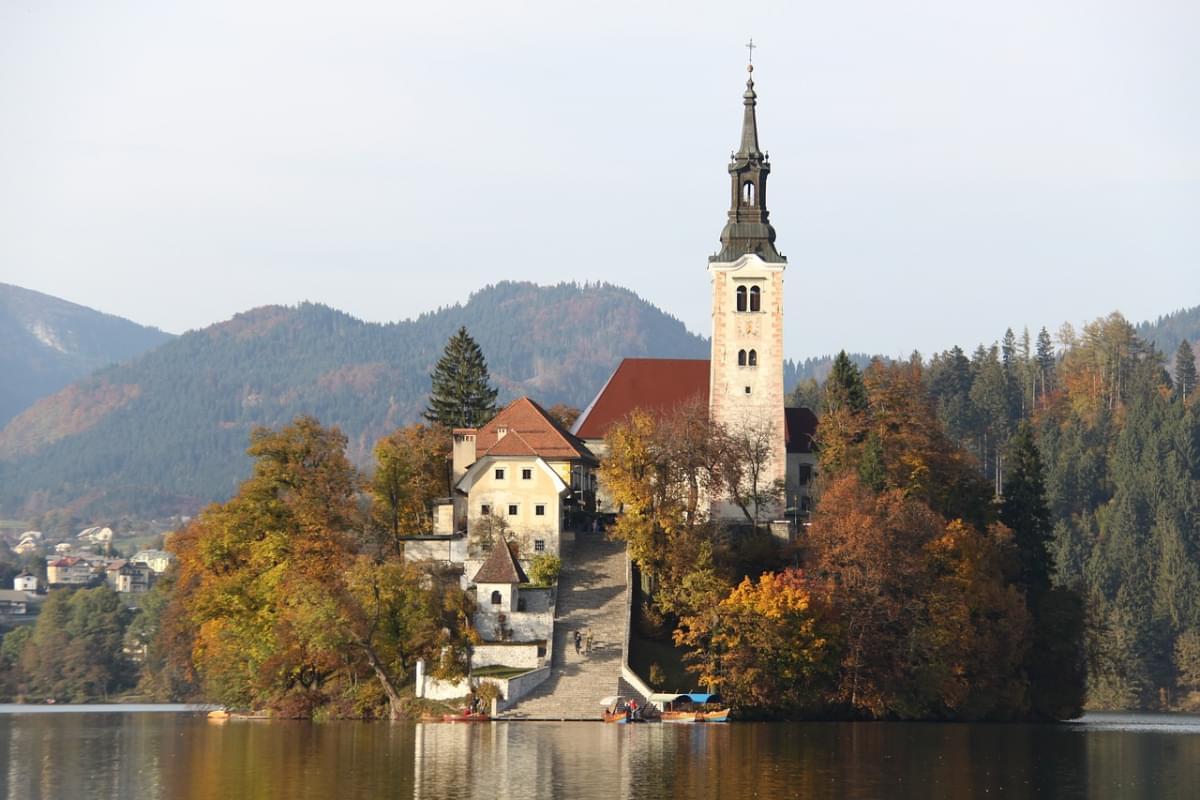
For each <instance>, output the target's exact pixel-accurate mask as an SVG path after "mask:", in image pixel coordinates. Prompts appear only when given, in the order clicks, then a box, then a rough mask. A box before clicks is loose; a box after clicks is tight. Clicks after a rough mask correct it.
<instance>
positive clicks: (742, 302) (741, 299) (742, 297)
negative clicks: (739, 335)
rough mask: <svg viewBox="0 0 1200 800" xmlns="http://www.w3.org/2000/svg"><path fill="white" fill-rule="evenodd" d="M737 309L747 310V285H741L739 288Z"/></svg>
mask: <svg viewBox="0 0 1200 800" xmlns="http://www.w3.org/2000/svg"><path fill="white" fill-rule="evenodd" d="M737 310H738V311H745V310H746V287H745V286H739V287H738V288H737Z"/></svg>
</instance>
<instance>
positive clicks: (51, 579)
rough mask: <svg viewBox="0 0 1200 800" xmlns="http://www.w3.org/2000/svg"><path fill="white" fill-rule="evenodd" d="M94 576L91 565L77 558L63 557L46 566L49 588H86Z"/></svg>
mask: <svg viewBox="0 0 1200 800" xmlns="http://www.w3.org/2000/svg"><path fill="white" fill-rule="evenodd" d="M95 575H96V573H95V571H94V570H93V569H92V565H91V563H90V562H88V561H86V560H84V559H82V558H80V557H78V556H65V557H63V558H58V559H54V560H51V561H49V562H48V563H47V564H46V583H48V584H49V585H51V586H86V585H88V584H89V583H91V582H92V579H93V578H94V577H95Z"/></svg>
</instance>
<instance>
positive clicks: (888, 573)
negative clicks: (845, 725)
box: [804, 473, 1028, 718]
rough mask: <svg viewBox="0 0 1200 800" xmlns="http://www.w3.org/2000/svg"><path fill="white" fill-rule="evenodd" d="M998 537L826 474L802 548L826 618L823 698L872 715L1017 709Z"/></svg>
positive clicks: (1022, 640)
mask: <svg viewBox="0 0 1200 800" xmlns="http://www.w3.org/2000/svg"><path fill="white" fill-rule="evenodd" d="M1006 535H1007V534H1006V531H1005V529H1002V528H992V529H988V530H987V531H984V532H981V531H979V530H978V529H976V528H974V527H973V526H971V525H969V524H966V523H964V522H962V521H961V520H954V521H951V522H947V521H946V520H945V519H944V518H943V517H941V516H940V515H938V514H937V513H935V512H934V511H932V510H931V509H930V508H929V507H928V506H926V505H925V504H924V503H922V502H920V501H919V500H917V499H915V498H913V497H910V496H906V494H905V493H904V492H902V491H900V490H895V489H893V490H889V491H884V492H883V493H881V494H876V493H874V492H872V491H871V490H869V489H868V488H867V487H865V486H864V485H863V484H862V483H861V482H860V481H859V479H858V477H857V476H856V475H854V474H853V473H851V474H847V475H845V476H843V477H841V478H840V479H838V480H836V481H834V482H833V483H832V484H831V485H830V486H829V488H828V489H827V491H826V493H825V495H824V496H823V497H822V500H821V505H820V506H819V507H818V509H817V512H816V514H815V515H814V517H813V520H812V525H811V528H810V531H809V536H808V541H807V548H806V552H805V556H804V563H805V568H806V571H807V574H808V577H809V580H810V582H811V583H812V585H813V586H814V587H815V589H816V591H818V596H819V597H820V598H821V602H822V604H823V605H825V606H826V607H828V608H830V609H832V610H833V611H834V612H836V615H837V617H836V619H837V625H838V631H839V640H838V647H837V649H838V652H839V653H840V659H839V664H838V667H837V670H836V675H835V678H834V680H833V682H832V685H831V686H830V688H829V690H828V698H829V701H830V702H831V703H832V704H834V705H835V706H838V707H841V708H844V709H846V710H847V711H849V712H851V713H856V714H865V715H868V716H872V717H888V716H898V717H903V718H927V717H944V718H983V717H1009V716H1018V715H1020V714H1021V713H1023V710H1024V709H1023V706H1022V701H1023V694H1022V688H1023V687H1022V685H1021V683H1020V681H1019V679H1015V678H1014V674H1016V673H1017V672H1018V670H1017V667H1019V665H1020V663H1021V658H1022V657H1023V655H1024V649H1025V647H1026V643H1027V639H1026V636H1027V631H1028V617H1027V614H1026V612H1025V607H1024V603H1023V599H1022V596H1021V594H1020V593H1019V592H1018V591H1016V590H1015V589H1011V587H1008V586H1006V583H1005V580H1004V575H1003V571H1002V565H1003V550H1004V545H1003V541H1004V537H1005V536H1006ZM1014 680H1015V681H1016V682H1015V683H1014Z"/></svg>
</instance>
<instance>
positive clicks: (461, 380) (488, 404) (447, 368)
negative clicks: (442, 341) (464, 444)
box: [425, 326, 497, 428]
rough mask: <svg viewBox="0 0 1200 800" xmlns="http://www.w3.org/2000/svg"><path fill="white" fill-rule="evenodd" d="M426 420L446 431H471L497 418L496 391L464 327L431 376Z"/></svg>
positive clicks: (480, 353)
mask: <svg viewBox="0 0 1200 800" xmlns="http://www.w3.org/2000/svg"><path fill="white" fill-rule="evenodd" d="M430 378H431V379H432V381H433V389H432V391H431V392H430V393H429V410H428V411H426V412H425V419H427V420H429V421H430V422H436V423H440V424H442V425H445V426H446V427H448V428H474V427H478V426H480V425H482V424H483V423H485V422H487V421H488V420H489V419H491V418H492V417H493V416H495V414H496V394H497V390H496V388H495V387H493V386H491V385H490V383H489V379H488V368H487V361H486V360H485V359H484V357H483V351H482V350H480V349H479V345H477V344H476V343H475V340H474V339H472V338H471V335H470V334H469V333H467V329H466V327H465V326H464V327H461V328H459V329H458V333H456V334H454V335H453V336H451V337H450V341H448V342H447V343H446V350H445V352H444V353H443V354H442V357H441V359H439V360H438V363H437V366H436V367H434V369H433V374H432V375H430Z"/></svg>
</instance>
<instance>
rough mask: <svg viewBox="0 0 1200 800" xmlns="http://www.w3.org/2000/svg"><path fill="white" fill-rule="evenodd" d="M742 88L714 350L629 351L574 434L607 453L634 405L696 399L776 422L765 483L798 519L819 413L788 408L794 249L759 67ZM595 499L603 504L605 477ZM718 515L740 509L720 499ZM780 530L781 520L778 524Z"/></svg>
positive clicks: (715, 288)
mask: <svg viewBox="0 0 1200 800" xmlns="http://www.w3.org/2000/svg"><path fill="white" fill-rule="evenodd" d="M747 69H748V70H749V72H750V77H749V78H748V79H747V81H746V91H745V93H744V94H743V95H742V106H743V110H742V135H741V142H740V145H739V147H738V150H737V152H736V153H734V154H733V155H732V157H731V160H730V163H729V178H730V191H729V215H728V219H727V221H726V223H725V228H724V230H722V231H721V249H720V250H719V251H718V252H717V253H716V254H715V255H713V256H711V257H710V258H709V260H708V274H709V280H710V283H711V287H712V356H711V357H710V358H709V359H708V360H707V361H705V360H699V359H673V358H627V359H624V360H623V361H622V362H621V363H620V365H618V366H617V368H616V370H614V371H613V373H612V375H611V376H610V377H609V379H608V380H607V381H606V382H605V384H604V386H603V387H602V388H601V389H600V391H599V393H598V394H597V395H596V397H595V399H593V400H592V402H591V403H590V404H589V405H588V407H587V408H586V409H584V411H583V413H581V414H580V415H579V418H578V419H577V420H576V421H575V424H574V426H573V427H572V429H571V433H572V434H574V435H575V436H576V437H578V438H579V439H581V440H582V441H583V442H584V443H585V444H586V445H587V447H588V449H589V450H590V451H591V452H592V453H594V454H595V455H597V456H598V457H600V458H601V459H603V457H604V454H605V445H604V437H605V436H606V435H607V434H608V431H609V429H610V428H611V427H612V426H613V425H614V424H615V423H617V422H620V421H621V420H624V419H626V418H627V417H628V415H629V414H630V413H631V412H632V411H634V410H635V409H642V410H644V411H647V412H650V413H652V414H662V413H669V412H670V411H671V410H673V409H674V408H677V407H679V406H680V405H682V404H684V403H687V402H690V401H695V400H697V399H699V400H700V401H701V402H702V403H703V404H704V405H705V406H707V408H708V411H709V417H710V419H712V420H715V421H716V422H718V423H720V424H721V425H723V426H725V427H726V428H727V429H730V430H735V431H736V430H738V429H739V428H741V427H743V426H745V425H747V424H756V425H769V430H770V431H771V432H772V447H771V456H770V458H769V462H768V468H767V470H766V479H767V482H774V481H782V482H783V484H784V486H785V497H786V500H785V505H786V508H782V509H778V510H777V513H776V514H775V516H776V517H777V519H778V521H779V522H780V523H783V522H788V523H790V526H786V527H784V528H783V529H784V530H786V529H787V527H790V528H791V530H792V532H794V530H795V524H796V523H797V522H798V521H800V520H802V519H803V518H804V517H806V516H807V514H808V511H809V509H810V507H811V485H812V478H813V470H814V466H815V463H816V458H815V454H814V452H813V436H814V435H815V433H816V425H817V419H816V417H815V416H814V415H813V413H812V411H811V410H809V409H807V408H786V407H785V406H784V386H783V273H784V270H785V269H786V268H787V258H786V257H784V256H783V255H782V254H781V253H780V252H779V250H778V249H777V248H776V246H775V229H774V227H772V226H771V222H770V218H769V212H768V210H767V178H768V176H769V175H770V173H771V164H770V161H769V159H768V157H767V154H766V153H764V152H763V150H762V148H761V147H760V146H759V143H758V120H757V116H756V113H755V112H756V107H757V103H758V95H757V93H756V92H755V91H754V67H753V65H750V66H749V67H747ZM597 502H598V505H599V508H600V510H602V511H615V509H611V508H608V507H606V505H605V502H604V493H603V486H601V487H599V493H598V497H597ZM713 511H714V514H715V515H717V516H719V517H731V518H732V517H735V516H737V514H736V512H734V511H733V510H732V509H728V508H724V509H723V508H721V507H717V508H714V510H713ZM773 529H775V530H776V531H779V530H781V529H780V527H779V526H778V525H776V526H773Z"/></svg>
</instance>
